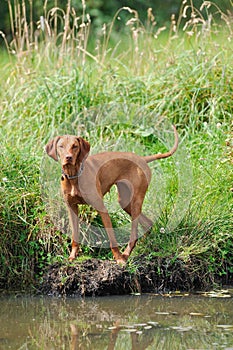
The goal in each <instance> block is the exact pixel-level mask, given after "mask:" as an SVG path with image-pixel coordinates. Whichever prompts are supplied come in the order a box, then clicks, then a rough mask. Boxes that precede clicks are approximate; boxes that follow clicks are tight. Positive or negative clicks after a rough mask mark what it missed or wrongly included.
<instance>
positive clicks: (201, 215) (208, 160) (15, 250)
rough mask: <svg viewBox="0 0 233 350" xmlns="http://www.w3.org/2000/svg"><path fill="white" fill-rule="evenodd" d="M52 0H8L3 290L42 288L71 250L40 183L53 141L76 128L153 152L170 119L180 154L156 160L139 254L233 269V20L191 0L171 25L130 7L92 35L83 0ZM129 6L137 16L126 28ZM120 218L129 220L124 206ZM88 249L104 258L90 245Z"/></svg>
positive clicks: (0, 215) (97, 140)
mask: <svg viewBox="0 0 233 350" xmlns="http://www.w3.org/2000/svg"><path fill="white" fill-rule="evenodd" d="M48 3H49V2H48V1H45V2H44V15H43V17H41V18H40V19H34V18H32V1H29V3H26V2H25V1H22V2H18V1H16V0H15V1H14V2H13V3H12V2H10V1H8V5H9V17H10V20H11V30H12V41H11V42H8V41H7V39H6V37H4V33H1V35H2V36H3V37H4V40H5V44H6V48H7V50H6V51H7V54H1V55H2V56H1V57H3V58H4V60H5V61H4V62H6V63H4V64H3V63H0V70H1V76H2V79H1V83H0V84H1V87H2V89H1V92H0V114H1V121H0V125H1V128H0V140H1V141H0V142H1V153H2V155H3V156H2V157H1V158H0V174H1V176H0V179H1V180H0V181H1V184H0V186H1V191H0V203H1V204H0V229H1V233H2V234H1V236H0V241H1V244H0V259H1V260H0V262H1V269H0V286H1V287H5V286H8V287H17V288H18V287H21V286H22V282H24V283H25V284H26V285H28V284H30V283H31V284H33V285H35V284H36V283H38V281H39V277H40V275H41V273H42V272H43V270H44V268H45V266H46V265H47V264H50V263H52V262H54V261H60V260H63V259H64V257H66V256H68V239H67V235H66V233H64V232H63V233H62V232H60V231H59V228H58V227H57V226H56V224H54V221H53V220H51V217H50V216H49V215H48V214H49V213H48V212H47V210H46V203H45V201H44V197H43V193H42V190H41V178H43V176H42V169H44V167H43V165H44V164H46V166H47V165H48V166H49V164H47V160H46V158H45V157H44V154H43V146H44V145H45V144H46V142H47V141H48V139H49V138H51V137H53V136H54V135H55V134H57V133H60V132H64V133H67V132H71V131H72V132H77V133H79V134H81V135H82V136H83V137H86V138H88V139H89V141H90V143H91V145H92V152H93V153H94V152H98V151H101V150H104V149H106V148H108V149H109V150H117V149H118V150H124V149H125V147H127V150H128V151H134V152H137V153H139V154H147V153H156V152H159V151H163V149H166V148H167V147H168V146H169V145H170V143H171V142H172V136H171V133H169V132H167V133H166V132H165V131H166V130H167V131H168V130H169V125H170V124H171V123H175V124H177V126H178V129H179V134H180V150H179V152H180V153H177V156H176V157H174V159H173V160H170V161H168V162H163V163H156V165H155V168H153V178H154V180H153V181H154V182H153V183H152V185H151V187H150V190H149V192H148V196H147V199H146V202H145V206H146V210H148V212H149V213H151V214H152V215H154V221H155V226H154V230H153V232H152V234H151V236H149V238H148V240H145V241H143V240H141V241H140V242H139V245H138V248H137V250H135V254H139V253H142V254H146V255H148V257H150V256H161V255H163V256H167V257H170V258H171V259H182V260H183V261H184V262H187V261H189V257H193V256H197V257H198V259H199V260H198V261H200V260H203V261H205V263H207V264H209V266H210V273H212V274H213V275H214V274H215V273H217V274H224V273H225V275H227V274H232V272H233V268H232V266H233V265H232V264H233V256H232V251H233V249H232V232H233V227H232V222H233V220H232V175H231V174H232V147H231V143H232V142H231V139H232V129H231V128H232V125H231V123H232V112H233V111H232V88H231V83H230V82H231V81H232V80H233V69H232V60H233V57H232V49H231V46H232V43H231V41H232V29H231V24H232V17H231V16H230V15H229V14H223V13H222V12H221V11H220V10H219V9H218V8H216V11H215V13H216V16H217V19H215V17H214V16H213V15H212V12H210V10H211V6H215V5H214V4H212V3H210V2H207V1H205V2H204V3H203V5H202V8H200V9H195V8H194V6H193V3H192V1H190V2H189V3H188V2H183V3H182V7H181V10H180V15H179V17H178V18H175V17H174V16H172V18H171V24H170V27H169V28H166V30H165V28H163V27H161V28H159V27H157V24H156V19H155V17H154V16H153V14H152V12H151V10H148V21H147V23H146V24H143V23H141V21H140V19H139V17H138V14H137V12H135V11H132V10H131V9H129V8H122V9H120V10H119V11H118V13H117V15H116V16H115V17H114V18H113V21H112V23H110V25H109V26H106V27H104V28H103V31H102V34H101V35H102V36H100V37H98V38H97V40H96V42H94V43H93V35H94V34H93V33H92V28H91V19H90V16H89V15H88V14H87V13H86V6H85V2H84V1H83V11H82V13H80V14H79V13H76V12H75V10H74V9H73V8H72V6H71V2H70V1H68V2H67V7H66V9H65V11H64V10H62V9H60V8H58V6H57V2H56V1H54V7H52V8H48ZM26 6H29V11H26V10H28V9H27V8H26ZM203 10H205V15H203V14H202V13H203ZM121 11H126V12H127V13H128V14H129V19H128V20H127V21H126V23H125V24H123V25H124V31H123V32H122V33H121V35H117V34H116V33H115V32H114V25H115V24H116V21H117V18H118V16H120V14H121ZM28 13H29V17H28ZM35 23H36V24H35ZM91 33H92V35H91ZM116 38H117V39H116ZM6 56H7V58H6ZM1 62H3V61H1ZM125 145H127V146H125ZM46 169H47V168H46ZM49 169H51V168H49ZM190 169H191V170H190ZM59 174H60V173H59V169H58V170H57V173H56V174H55V178H57V184H56V183H55V186H54V187H55V188H58V187H59V176H60V175H59ZM56 186H57V187H56ZM47 188H49V189H52V187H51V188H50V187H47ZM163 194H164V196H163ZM111 195H112V196H113V200H114V194H110V198H109V201H110V205H111ZM82 216H83V218H84V223H85V224H86V225H89V224H90V223H93V222H94V223H95V224H99V218H98V216H97V215H96V213H95V212H93V211H91V210H90V209H87V208H83V211H82ZM171 218H172V220H173V219H174V221H173V223H174V222H175V223H176V225H174V224H173V225H172V224H171ZM113 220H114V225H115V226H117V225H124V223H125V222H127V221H126V220H127V219H126V218H125V217H124V216H122V215H121V214H118V213H117V212H114V213H113ZM166 227H170V229H169V230H167V229H166ZM83 234H84V235H85V234H86V231H85V230H83ZM83 250H84V252H85V253H86V254H89V255H91V256H96V255H98V256H101V257H102V258H105V257H106V256H107V253H106V251H105V250H104V249H103V250H98V249H95V248H94V249H93V248H92V247H89V246H88V244H87V246H84V247H83ZM194 268H195V267H194Z"/></svg>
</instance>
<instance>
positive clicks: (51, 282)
mask: <svg viewBox="0 0 233 350" xmlns="http://www.w3.org/2000/svg"><path fill="white" fill-rule="evenodd" d="M231 277H232V276H231ZM224 282H225V283H228V282H231V281H230V280H227V281H223V280H219V279H218V278H216V277H215V276H213V275H211V274H210V272H209V271H208V266H207V265H206V266H205V265H204V264H203V261H202V262H200V261H198V260H197V259H196V258H193V259H190V260H189V262H186V263H185V262H184V261H182V260H175V261H174V259H173V260H172V259H169V258H157V257H156V258H154V259H152V260H148V259H147V257H145V256H138V257H136V258H132V259H131V260H130V262H129V264H128V265H126V266H125V267H121V266H119V265H117V264H116V263H115V262H114V261H107V260H100V259H94V258H93V259H88V260H85V261H83V262H78V261H77V262H75V263H74V262H73V263H64V264H62V263H56V264H54V265H51V266H49V267H48V268H47V270H46V271H45V273H44V276H43V279H42V284H41V285H40V287H39V291H40V293H42V294H46V295H52V296H82V297H83V296H103V295H123V294H130V293H164V292H172V291H197V290H202V291H204V290H208V289H211V288H213V286H214V285H215V284H216V283H220V284H222V283H224Z"/></svg>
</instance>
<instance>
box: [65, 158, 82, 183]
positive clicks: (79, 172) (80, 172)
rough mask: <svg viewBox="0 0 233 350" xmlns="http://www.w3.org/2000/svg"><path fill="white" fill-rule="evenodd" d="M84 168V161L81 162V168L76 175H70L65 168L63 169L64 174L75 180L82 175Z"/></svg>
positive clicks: (68, 178)
mask: <svg viewBox="0 0 233 350" xmlns="http://www.w3.org/2000/svg"><path fill="white" fill-rule="evenodd" d="M83 169H84V162H82V163H81V165H80V168H79V170H78V172H77V174H76V175H73V176H70V175H68V174H66V173H65V172H64V170H63V169H62V175H64V176H65V178H66V179H67V180H74V179H77V178H78V177H80V176H81V175H82V172H83Z"/></svg>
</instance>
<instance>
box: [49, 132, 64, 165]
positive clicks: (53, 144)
mask: <svg viewBox="0 0 233 350" xmlns="http://www.w3.org/2000/svg"><path fill="white" fill-rule="evenodd" d="M60 138H61V137H60V136H56V137H55V138H54V139H52V140H51V141H49V143H47V145H46V146H45V151H46V152H47V154H48V155H49V156H50V157H51V158H53V159H54V160H56V162H57V161H58V158H57V143H58V141H59V140H60Z"/></svg>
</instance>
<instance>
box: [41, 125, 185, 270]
mask: <svg viewBox="0 0 233 350" xmlns="http://www.w3.org/2000/svg"><path fill="white" fill-rule="evenodd" d="M173 129H174V134H175V143H174V146H173V148H172V149H171V150H170V151H169V152H167V153H163V154H155V155H151V156H145V157H141V156H138V155H136V154H134V153H130V152H129V153H128V152H104V153H99V154H95V155H92V156H89V157H88V153H89V150H90V145H89V143H88V142H87V141H85V140H84V139H83V138H81V137H77V136H71V135H64V136H57V137H55V138H54V139H53V140H51V141H50V142H49V143H48V144H47V145H46V147H45V150H46V152H47V154H48V155H49V156H50V157H52V158H53V159H54V160H56V161H58V158H60V161H61V165H62V178H61V188H62V193H63V197H64V200H65V203H66V205H67V209H68V213H69V220H70V224H71V229H72V251H71V254H70V257H69V259H70V260H73V259H75V257H76V256H77V254H78V251H79V223H78V204H89V205H91V206H92V207H94V208H95V209H96V210H97V211H98V212H99V214H100V216H101V218H102V221H103V224H104V227H105V229H106V232H107V234H108V237H109V241H110V247H111V250H112V253H113V256H114V258H115V259H116V261H117V263H120V264H124V263H125V262H126V260H127V259H128V257H129V255H130V253H131V252H132V250H133V248H134V246H135V244H136V242H137V239H138V236H137V228H138V223H140V224H141V225H142V226H143V228H144V229H145V230H149V228H150V227H151V226H152V221H151V220H150V219H148V218H147V217H146V216H145V215H144V214H143V213H142V212H141V210H142V203H143V200H144V197H145V194H146V191H147V188H148V185H149V183H150V179H151V170H150V168H149V166H148V165H147V163H149V162H152V161H153V160H156V159H162V158H167V157H170V156H171V155H172V154H173V153H174V152H175V151H176V149H177V147H178V134H177V130H176V127H175V126H173ZM114 184H115V185H116V186H117V190H118V195H119V197H118V200H119V203H120V205H121V207H122V208H123V209H124V210H125V211H126V212H127V213H128V214H129V215H130V216H131V219H132V227H131V235H130V240H129V243H128V245H127V247H126V249H125V251H124V253H123V254H121V253H120V251H119V248H118V244H117V241H116V238H115V235H114V231H113V227H112V223H111V219H110V217H109V214H108V211H107V209H106V207H105V205H104V202H103V197H104V195H105V194H106V193H107V192H108V191H109V190H110V188H111V187H112V186H113V185H114Z"/></svg>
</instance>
